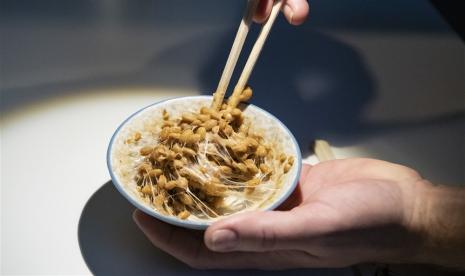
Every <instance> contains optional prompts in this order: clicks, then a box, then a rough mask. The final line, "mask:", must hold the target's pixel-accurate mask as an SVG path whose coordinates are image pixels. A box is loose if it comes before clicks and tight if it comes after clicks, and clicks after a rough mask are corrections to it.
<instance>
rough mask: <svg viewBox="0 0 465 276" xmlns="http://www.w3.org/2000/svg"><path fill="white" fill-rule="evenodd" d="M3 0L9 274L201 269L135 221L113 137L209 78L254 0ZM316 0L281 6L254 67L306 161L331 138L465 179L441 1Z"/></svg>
mask: <svg viewBox="0 0 465 276" xmlns="http://www.w3.org/2000/svg"><path fill="white" fill-rule="evenodd" d="M0 5H1V6H0V89H1V90H0V92H1V95H0V97H1V98H0V112H1V134H0V135H1V148H0V150H1V224H2V226H1V250H2V254H1V265H0V266H1V269H2V270H1V271H2V273H3V274H29V273H31V274H88V273H90V272H93V273H96V274H110V273H111V274H128V273H134V274H142V273H146V272H147V271H152V272H153V271H154V269H155V270H157V269H158V270H157V271H159V272H163V273H165V274H168V273H174V272H176V271H177V272H179V273H180V272H186V273H187V272H191V271H190V270H189V269H188V268H187V267H184V266H183V265H180V264H179V263H177V262H176V261H175V260H173V259H172V258H171V257H168V256H166V255H164V253H161V252H159V251H157V250H156V249H154V248H152V247H151V246H150V245H149V244H148V242H147V241H146V240H145V239H144V237H143V236H142V235H141V234H140V233H139V232H138V230H137V229H135V227H134V224H133V223H132V220H131V212H132V207H131V206H129V204H128V203H127V202H125V201H124V199H123V198H122V197H121V196H120V195H119V194H117V193H116V192H115V190H114V189H113V187H112V184H111V182H108V180H109V174H108V171H107V168H106V160H105V152H106V148H107V145H108V142H109V139H110V137H111V135H112V133H113V132H114V130H115V129H116V128H117V126H118V125H119V124H120V123H121V122H122V121H123V120H124V119H125V118H126V117H128V116H129V115H130V114H131V113H133V112H135V111H136V110H138V109H140V108H142V107H144V106H147V105H149V104H151V103H153V102H156V101H159V100H162V99H165V98H170V97H177V96H185V95H197V94H211V93H212V91H213V90H214V89H215V88H216V85H217V82H218V80H219V77H220V74H221V71H222V68H223V66H224V63H225V61H226V58H227V55H228V53H229V49H230V47H231V44H232V41H233V39H234V35H235V32H236V28H237V26H238V24H239V20H240V18H241V16H242V11H243V9H244V7H245V0H224V1H214V0H197V1H181V0H171V1H158V0H136V1H129V0H99V1H96V0H80V1H71V0H61V1H58V0H56V1H52V0H43V1H25V0H2V1H0ZM310 6H311V8H310V17H309V20H308V21H307V22H306V23H304V24H303V25H302V26H299V27H293V26H290V25H289V24H287V22H286V21H285V20H284V18H283V16H280V18H278V21H277V22H276V24H275V26H274V27H273V30H272V32H271V34H270V37H269V39H268V41H267V44H266V45H265V48H264V51H263V52H262V55H261V57H260V59H259V61H258V63H257V66H256V67H255V70H254V72H253V74H252V76H251V79H250V85H251V86H252V87H253V88H254V92H255V94H254V97H253V99H252V102H253V103H254V104H256V105H258V106H260V107H263V108H265V109H266V110H268V111H270V112H271V113H273V114H274V115H276V116H277V117H278V118H280V119H281V120H282V121H283V122H284V123H285V124H286V125H287V126H288V127H289V128H290V129H291V131H292V132H293V133H294V134H295V136H296V138H297V140H298V142H299V143H300V147H301V149H302V151H303V154H304V156H305V157H308V158H307V159H306V160H307V161H308V162H314V158H313V157H311V151H310V145H311V143H312V141H313V140H314V139H316V138H321V139H326V140H328V141H329V142H330V143H331V145H333V146H334V150H335V152H336V155H337V156H338V157H340V158H343V157H355V156H364V157H372V158H379V159H384V160H388V161H391V162H397V163H401V164H404V165H407V166H410V167H413V168H415V169H417V170H418V171H420V173H422V175H424V176H425V177H426V178H428V179H430V180H432V181H433V182H436V183H443V184H450V185H464V184H465V139H464V138H465V137H464V134H465V93H464V92H465V80H464V76H465V55H464V54H465V52H464V50H465V49H464V43H463V41H462V40H461V39H460V36H459V35H458V34H457V33H455V32H454V30H453V28H451V27H450V25H449V24H448V23H447V22H446V20H445V19H444V18H443V17H442V16H441V13H440V12H439V11H438V9H437V8H435V6H434V5H433V4H432V3H431V2H429V1H426V0H412V1H402V0H391V1H366V0H350V1H336V0H314V1H310ZM258 31H259V26H258V25H255V26H254V27H253V29H252V31H251V33H250V34H249V37H248V38H249V40H248V42H246V46H245V48H244V50H243V53H244V54H243V56H242V57H241V59H240V62H239V63H238V66H237V67H236V68H239V69H240V68H242V66H243V64H244V61H245V58H246V57H247V53H248V52H249V51H250V48H251V45H252V43H253V41H254V38H255V37H256V36H257V34H258ZM239 71H240V70H239ZM235 76H236V78H234V77H233V81H232V85H233V84H234V80H235V79H237V74H235ZM102 185H103V186H102ZM197 273H200V272H197ZM223 273H226V274H227V272H223ZM294 273H302V274H306V275H309V271H305V270H302V271H294ZM312 273H313V274H311V275H353V271H352V270H351V269H340V270H312ZM367 273H371V272H367ZM256 274H257V273H256V272H254V275H256ZM367 275H368V274H367ZM422 275H425V274H422Z"/></svg>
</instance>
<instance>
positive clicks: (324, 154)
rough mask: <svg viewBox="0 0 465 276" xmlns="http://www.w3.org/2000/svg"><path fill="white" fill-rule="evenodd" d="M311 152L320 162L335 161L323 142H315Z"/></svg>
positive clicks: (326, 143) (329, 147)
mask: <svg viewBox="0 0 465 276" xmlns="http://www.w3.org/2000/svg"><path fill="white" fill-rule="evenodd" d="M313 151H314V152H315V155H316V157H317V158H318V160H319V161H320V162H323V161H329V160H333V159H336V157H335V156H334V153H333V151H332V150H331V146H330V145H329V143H328V142H326V141H325V140H315V144H314V145H313Z"/></svg>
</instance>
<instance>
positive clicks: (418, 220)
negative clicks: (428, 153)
mask: <svg viewBox="0 0 465 276" xmlns="http://www.w3.org/2000/svg"><path fill="white" fill-rule="evenodd" d="M421 182H422V183H420V184H419V187H418V195H417V196H416V197H415V198H416V199H415V205H414V209H413V214H412V218H411V220H410V223H409V225H408V227H409V229H410V230H411V231H413V232H415V233H417V234H418V236H419V237H421V238H420V239H419V241H420V242H419V244H418V254H417V255H416V256H414V257H413V260H412V261H413V262H418V263H432V264H438V265H443V266H462V267H463V263H465V254H464V252H465V235H464V233H465V190H464V189H460V188H454V187H446V186H434V185H432V184H431V183H429V182H428V181H425V180H422V181H421Z"/></svg>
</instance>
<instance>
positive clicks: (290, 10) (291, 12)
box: [284, 4, 294, 24]
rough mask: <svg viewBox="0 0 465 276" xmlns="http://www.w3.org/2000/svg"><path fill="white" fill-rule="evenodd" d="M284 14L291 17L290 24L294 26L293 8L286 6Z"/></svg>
mask: <svg viewBox="0 0 465 276" xmlns="http://www.w3.org/2000/svg"><path fill="white" fill-rule="evenodd" d="M284 13H285V14H287V15H288V16H289V23H291V24H292V19H293V18H294V11H293V10H292V8H291V7H290V6H289V5H287V4H286V5H285V6H284Z"/></svg>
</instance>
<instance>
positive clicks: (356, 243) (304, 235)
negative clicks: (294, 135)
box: [133, 0, 465, 270]
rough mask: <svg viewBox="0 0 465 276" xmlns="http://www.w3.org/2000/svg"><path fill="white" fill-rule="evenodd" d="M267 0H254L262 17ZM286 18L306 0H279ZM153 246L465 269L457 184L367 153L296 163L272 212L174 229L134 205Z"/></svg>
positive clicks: (185, 256) (212, 259) (464, 208)
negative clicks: (289, 190)
mask: <svg viewBox="0 0 465 276" xmlns="http://www.w3.org/2000/svg"><path fill="white" fill-rule="evenodd" d="M271 6H272V0H261V1H260V4H259V6H258V9H257V13H256V14H255V17H254V20H255V21H256V22H257V23H262V22H264V21H265V20H266V18H267V17H268V15H269V14H270V11H271ZM282 11H283V13H284V15H285V16H286V19H287V20H288V21H289V23H290V24H293V25H300V24H302V23H303V22H304V21H305V19H306V18H307V16H308V12H309V6H308V3H307V1H305V0H287V1H286V4H285V5H284V7H283V9H282ZM133 217H134V220H135V222H136V223H137V225H138V226H139V227H140V229H141V230H142V231H143V232H144V233H145V235H146V236H147V238H148V239H149V240H150V241H151V242H152V243H153V245H154V246H156V247H158V248H160V249H161V250H164V251H165V252H167V253H168V254H171V255H172V256H174V257H175V258H177V259H179V260H181V261H183V262H184V263H186V264H188V265H190V266H191V267H194V268H203V269H216V268H223V269H243V268H259V269H269V270H275V269H288V268H302V267H344V266H349V265H353V264H358V263H363V262H383V263H406V262H408V263H431V264H437V265H443V266H448V267H456V268H460V269H463V268H465V235H463V233H465V189H459V188H450V187H445V186H434V185H432V184H431V183H430V182H429V181H427V180H425V179H423V178H422V177H421V176H420V175H419V174H418V173H417V172H416V171H414V170H412V169H410V168H407V167H404V166H401V165H397V164H393V163H388V162H384V161H380V160H373V159H345V160H333V161H328V162H323V163H319V164H317V165H315V166H309V165H304V166H303V170H302V174H301V177H300V182H299V185H298V187H297V188H296V190H295V192H294V193H293V194H292V195H291V196H290V197H289V199H288V200H287V201H286V202H285V203H284V204H283V205H282V206H281V207H280V208H279V210H276V211H255V212H248V213H242V214H237V215H233V216H231V217H228V218H226V219H223V220H221V221H218V222H215V223H214V224H213V225H211V226H210V227H209V228H208V229H207V231H205V232H201V231H194V230H188V229H182V228H178V227H175V226H172V225H168V224H166V223H163V222H161V221H158V220H156V219H154V218H152V217H150V216H148V215H146V214H144V213H143V212H141V211H139V210H136V211H135V212H134V216H133Z"/></svg>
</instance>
